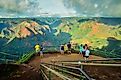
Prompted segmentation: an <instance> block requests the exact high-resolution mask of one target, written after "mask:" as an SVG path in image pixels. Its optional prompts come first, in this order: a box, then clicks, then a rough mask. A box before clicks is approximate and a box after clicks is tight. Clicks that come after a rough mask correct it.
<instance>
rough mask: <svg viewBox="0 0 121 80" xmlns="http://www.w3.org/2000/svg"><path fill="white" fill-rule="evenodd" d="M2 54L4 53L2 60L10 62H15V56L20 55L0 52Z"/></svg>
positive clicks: (0, 59)
mask: <svg viewBox="0 0 121 80" xmlns="http://www.w3.org/2000/svg"><path fill="white" fill-rule="evenodd" d="M0 54H1V55H2V58H0V61H2V62H4V63H9V62H12V63H14V62H15V60H14V58H16V59H18V58H19V56H17V55H12V54H8V53H5V52H0ZM7 57H11V58H13V59H10V58H7Z"/></svg>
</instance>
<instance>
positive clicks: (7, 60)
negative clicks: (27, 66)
mask: <svg viewBox="0 0 121 80" xmlns="http://www.w3.org/2000/svg"><path fill="white" fill-rule="evenodd" d="M0 60H1V61H10V62H15V61H14V60H10V59H2V58H0Z"/></svg>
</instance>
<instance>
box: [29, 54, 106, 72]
mask: <svg viewBox="0 0 121 80" xmlns="http://www.w3.org/2000/svg"><path fill="white" fill-rule="evenodd" d="M89 59H104V58H102V57H99V56H94V55H90V57H89ZM53 60H54V61H74V60H83V57H82V55H79V54H75V53H73V54H64V55H61V54H45V55H44V57H43V58H40V56H35V57H34V58H33V59H32V60H31V61H30V62H29V63H28V65H29V66H32V67H33V68H35V69H37V70H39V66H40V62H46V63H50V62H51V61H53Z"/></svg>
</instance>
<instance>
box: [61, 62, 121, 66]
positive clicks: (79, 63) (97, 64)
mask: <svg viewBox="0 0 121 80" xmlns="http://www.w3.org/2000/svg"><path fill="white" fill-rule="evenodd" d="M62 63H63V64H78V65H84V66H112V67H121V64H99V63H81V62H62Z"/></svg>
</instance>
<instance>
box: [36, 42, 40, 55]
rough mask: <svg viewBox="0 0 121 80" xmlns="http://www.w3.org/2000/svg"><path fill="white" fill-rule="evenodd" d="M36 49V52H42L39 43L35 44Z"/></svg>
mask: <svg viewBox="0 0 121 80" xmlns="http://www.w3.org/2000/svg"><path fill="white" fill-rule="evenodd" d="M35 51H36V53H38V54H40V45H39V44H36V45H35Z"/></svg>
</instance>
